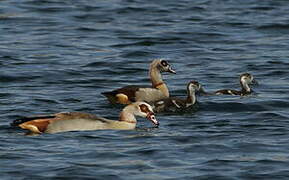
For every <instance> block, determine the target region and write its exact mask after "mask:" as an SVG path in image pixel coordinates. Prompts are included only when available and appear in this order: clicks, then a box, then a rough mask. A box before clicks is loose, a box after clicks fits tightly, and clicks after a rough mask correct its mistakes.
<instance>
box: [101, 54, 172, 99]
mask: <svg viewBox="0 0 289 180" xmlns="http://www.w3.org/2000/svg"><path fill="white" fill-rule="evenodd" d="M162 72H170V73H175V71H174V70H172V68H171V65H170V64H169V63H168V62H167V61H166V60H163V59H155V60H153V62H152V63H151V64H150V70H149V75H150V79H151V83H152V86H137V85H130V86H125V87H122V88H119V89H116V90H113V91H109V92H103V93H102V94H103V95H104V96H106V97H107V99H108V100H109V101H110V103H112V104H130V103H132V102H136V101H145V102H151V101H155V100H159V99H162V98H166V97H169V96H170V94H169V90H168V88H167V85H166V84H165V83H164V81H163V80H162V75H161V73H162Z"/></svg>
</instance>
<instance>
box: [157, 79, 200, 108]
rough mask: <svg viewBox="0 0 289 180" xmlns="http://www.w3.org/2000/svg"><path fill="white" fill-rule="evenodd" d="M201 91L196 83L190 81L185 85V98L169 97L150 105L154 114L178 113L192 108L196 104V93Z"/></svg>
mask: <svg viewBox="0 0 289 180" xmlns="http://www.w3.org/2000/svg"><path fill="white" fill-rule="evenodd" d="M200 89H201V85H200V84H199V83H198V82H197V81H191V82H189V83H188V85H187V98H186V99H182V98H177V97H169V98H165V99H161V100H158V101H155V102H153V103H152V107H153V110H154V112H180V111H186V110H188V109H189V108H191V107H193V106H194V105H195V104H196V102H197V98H196V94H195V93H196V92H197V91H199V90H200Z"/></svg>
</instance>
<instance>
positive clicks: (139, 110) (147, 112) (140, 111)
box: [133, 102, 159, 127]
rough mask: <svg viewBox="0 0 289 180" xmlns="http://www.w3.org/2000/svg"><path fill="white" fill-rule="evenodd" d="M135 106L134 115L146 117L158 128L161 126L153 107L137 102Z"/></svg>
mask: <svg viewBox="0 0 289 180" xmlns="http://www.w3.org/2000/svg"><path fill="white" fill-rule="evenodd" d="M133 105H134V106H135V111H134V115H136V116H140V117H145V118H147V119H148V120H150V121H151V122H152V123H153V124H154V125H155V126H156V127H158V126H159V122H158V121H157V119H156V117H155V114H154V112H153V109H152V107H151V105H149V104H148V103H145V102H135V103H133Z"/></svg>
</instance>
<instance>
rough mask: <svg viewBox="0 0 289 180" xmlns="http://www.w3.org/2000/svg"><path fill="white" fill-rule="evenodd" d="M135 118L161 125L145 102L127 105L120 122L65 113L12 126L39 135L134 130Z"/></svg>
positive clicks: (17, 122)
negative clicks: (103, 130)
mask: <svg viewBox="0 0 289 180" xmlns="http://www.w3.org/2000/svg"><path fill="white" fill-rule="evenodd" d="M135 116H141V117H146V118H147V119H148V120H150V121H151V122H152V123H153V124H154V125H156V126H158V125H159V123H158V121H157V120H156V118H155V116H154V112H153V110H152V107H151V106H150V105H149V104H147V103H145V102H135V103H132V104H130V105H127V106H126V107H125V108H124V109H123V110H122V112H121V113H120V116H119V120H118V121H115V120H109V119H106V118H102V117H99V116H96V115H93V114H87V113H81V112H63V113H57V114H53V115H45V116H35V117H24V118H20V119H17V120H15V121H14V122H13V123H11V125H12V126H18V127H20V128H22V129H27V130H29V131H31V132H33V133H38V134H40V133H57V132H65V131H85V130H99V129H134V128H135V127H136V123H137V121H136V118H135Z"/></svg>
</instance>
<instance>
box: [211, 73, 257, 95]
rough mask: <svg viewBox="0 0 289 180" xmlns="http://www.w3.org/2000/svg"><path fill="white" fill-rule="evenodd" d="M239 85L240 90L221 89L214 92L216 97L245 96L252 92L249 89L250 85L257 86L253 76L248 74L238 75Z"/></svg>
mask: <svg viewBox="0 0 289 180" xmlns="http://www.w3.org/2000/svg"><path fill="white" fill-rule="evenodd" d="M240 84H241V88H242V89H241V90H240V91H239V90H231V89H222V90H218V91H216V92H215V94H216V95H220V94H226V95H239V96H245V95H249V94H251V93H252V92H253V90H252V89H251V88H250V86H249V85H250V84H257V81H256V80H255V79H254V77H253V75H251V74H249V73H243V74H241V75H240Z"/></svg>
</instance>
